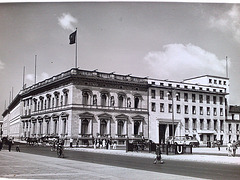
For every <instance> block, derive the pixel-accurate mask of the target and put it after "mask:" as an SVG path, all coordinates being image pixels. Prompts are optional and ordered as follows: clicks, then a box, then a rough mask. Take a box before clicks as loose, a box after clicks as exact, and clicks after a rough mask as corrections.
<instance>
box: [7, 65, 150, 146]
mask: <svg viewBox="0 0 240 180" xmlns="http://www.w3.org/2000/svg"><path fill="white" fill-rule="evenodd" d="M147 90H148V84H147V80H146V79H144V78H138V77H132V76H128V75H126V76H124V75H117V74H113V73H100V72H96V71H82V70H79V69H71V70H69V71H67V72H63V73H61V74H59V75H57V76H54V77H52V78H49V79H46V80H44V81H42V82H39V83H37V84H35V85H33V86H31V87H28V88H26V89H24V90H22V91H21V92H20V93H19V94H18V95H17V97H16V98H15V99H14V100H13V102H12V103H11V105H10V106H9V107H8V109H6V111H5V112H4V113H3V117H4V118H3V122H4V124H5V125H4V127H3V131H4V132H3V133H4V135H9V136H14V137H15V139H19V138H21V137H42V136H46V135H47V136H50V135H54V136H59V137H62V138H65V139H70V138H73V139H74V140H79V143H80V144H85V143H89V144H91V143H92V140H93V138H113V139H116V140H117V141H118V143H119V144H120V143H124V141H125V140H126V139H127V138H130V139H135V138H136V139H137V138H141V137H142V136H143V137H144V138H146V139H148V136H149V135H148V132H149V130H148V128H149V126H148V124H149V119H148V110H147V103H148V94H147V93H148V91H147Z"/></svg>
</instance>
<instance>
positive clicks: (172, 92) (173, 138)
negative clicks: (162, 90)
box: [168, 89, 178, 144]
mask: <svg viewBox="0 0 240 180" xmlns="http://www.w3.org/2000/svg"><path fill="white" fill-rule="evenodd" d="M174 93H175V91H174V90H173V89H171V94H170V93H169V92H168V95H169V96H170V95H171V100H172V142H173V144H174V140H175V132H174V100H173V94H174ZM175 96H176V98H177V97H178V94H177V93H176V95H175Z"/></svg>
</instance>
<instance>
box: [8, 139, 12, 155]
mask: <svg viewBox="0 0 240 180" xmlns="http://www.w3.org/2000/svg"><path fill="white" fill-rule="evenodd" d="M12 144H13V142H12V139H9V140H8V151H9V152H10V151H11V149H12Z"/></svg>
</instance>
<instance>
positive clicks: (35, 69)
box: [34, 55, 37, 84]
mask: <svg viewBox="0 0 240 180" xmlns="http://www.w3.org/2000/svg"><path fill="white" fill-rule="evenodd" d="M34 66H35V67H34V84H36V83H37V55H35V63H34Z"/></svg>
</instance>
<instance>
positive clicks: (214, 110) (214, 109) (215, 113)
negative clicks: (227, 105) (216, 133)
mask: <svg viewBox="0 0 240 180" xmlns="http://www.w3.org/2000/svg"><path fill="white" fill-rule="evenodd" d="M213 115H214V116H216V115H217V108H213Z"/></svg>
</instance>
